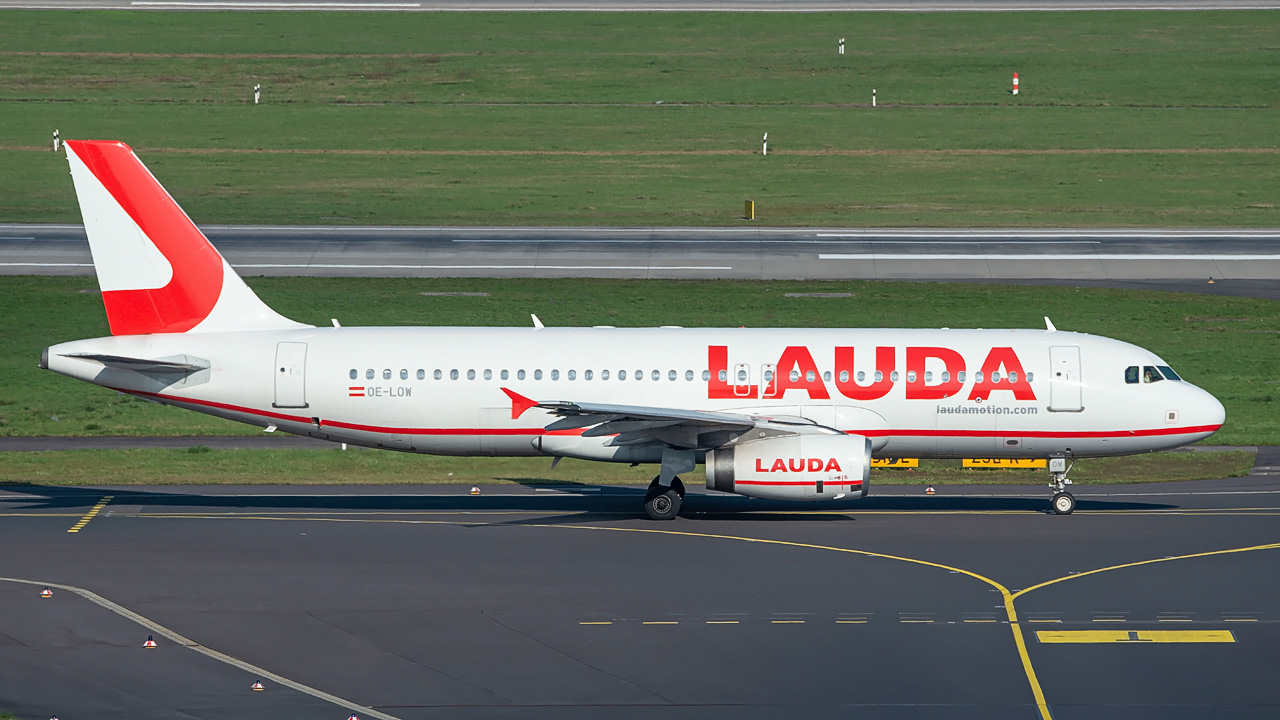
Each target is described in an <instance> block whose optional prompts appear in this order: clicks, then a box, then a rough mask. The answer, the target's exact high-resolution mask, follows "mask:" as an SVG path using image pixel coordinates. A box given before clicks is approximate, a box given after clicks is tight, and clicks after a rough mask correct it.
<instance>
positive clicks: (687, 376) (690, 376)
mask: <svg viewBox="0 0 1280 720" xmlns="http://www.w3.org/2000/svg"><path fill="white" fill-rule="evenodd" d="M684 379H685V380H692V379H693V371H692V370H685V371H684Z"/></svg>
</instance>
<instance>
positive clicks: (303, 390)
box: [271, 342, 307, 408]
mask: <svg viewBox="0 0 1280 720" xmlns="http://www.w3.org/2000/svg"><path fill="white" fill-rule="evenodd" d="M275 369H276V371H275V374H276V401H275V402H274V403H272V404H271V406H272V407H278V408H304V407H306V406H307V387H306V383H307V377H306V372H307V344H306V343H299V342H282V343H277V344H276V365H275Z"/></svg>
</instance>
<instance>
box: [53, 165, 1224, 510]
mask: <svg viewBox="0 0 1280 720" xmlns="http://www.w3.org/2000/svg"><path fill="white" fill-rule="evenodd" d="M65 148H66V153H67V159H68V162H69V164H70V168H71V177H72V180H73V183H74V186H75V191H76V196H77V199H78V201H79V205H80V210H81V213H82V215H83V218H84V226H85V231H86V233H87V235H88V239H89V246H90V250H91V252H92V255H93V262H94V267H95V270H96V272H97V277H98V283H99V285H100V287H101V289H102V300H103V303H104V305H105V307H106V313H107V320H108V322H109V325H110V329H111V336H110V337H101V338H94V339H88V340H76V341H73V342H65V343H61V344H57V345H53V346H51V347H48V348H46V349H45V350H44V352H43V353H42V355H41V358H40V366H41V367H42V368H45V369H48V370H52V371H54V372H56V373H60V374H62V375H66V376H68V377H72V378H76V379H79V380H83V381H86V382H90V383H94V384H96V385H101V386H103V387H106V388H110V389H112V390H116V391H119V392H123V393H128V394H130V395H133V396H136V397H140V398H145V399H147V400H152V401H156V402H160V403H164V404H167V405H172V406H175V407H179V408H185V409H188V410H194V411H196V412H201V413H206V414H209V415H214V416H217V417H222V418H227V419H230V420H235V421H238V422H242V423H248V424H251V425H257V426H261V427H263V428H264V429H266V430H268V431H275V430H280V431H284V432H288V433H293V434H295V435H305V436H311V437H315V438H321V439H324V440H329V441H332V442H335V443H347V444H351V445H358V446H366V447H371V448H385V449H388V450H398V451H404V452H414V453H427V454H436V455H464V456H549V457H551V458H553V464H554V462H558V461H559V459H560V458H565V457H569V458H581V459H586V460H599V461H605V462H621V463H629V464H632V465H635V464H640V463H652V464H656V465H658V466H659V472H658V474H657V476H656V477H654V479H653V481H652V483H651V484H650V486H649V489H648V490H647V492H646V494H645V500H644V510H645V512H646V513H647V514H648V516H649V517H651V518H653V519H655V520H666V519H671V518H674V517H676V516H677V514H678V513H679V511H680V508H681V502H682V500H683V498H684V495H685V488H684V484H683V482H682V481H681V479H680V477H679V476H680V474H682V473H689V472H692V471H694V470H695V469H696V467H697V466H698V465H699V464H702V465H704V466H705V475H706V487H707V488H708V489H710V490H714V491H721V492H727V493H736V494H740V495H745V496H749V497H760V498H772V499H786V500H808V501H817V500H840V499H847V498H861V497H865V496H866V495H867V493H868V490H869V487H870V466H871V459H872V458H873V457H888V458H894V457H921V458H959V457H978V458H1039V459H1046V460H1047V461H1048V462H1047V466H1048V471H1049V481H1050V482H1049V484H1050V488H1051V490H1052V497H1051V502H1050V509H1051V511H1052V513H1054V514H1060V515H1067V514H1070V513H1071V512H1072V511H1073V510H1074V509H1075V505H1076V502H1075V498H1074V497H1073V496H1072V494H1071V493H1070V492H1069V489H1068V488H1069V486H1070V485H1071V480H1070V479H1069V478H1068V473H1069V472H1070V469H1071V465H1072V464H1074V461H1075V459H1076V458H1082V457H1103V456H1116V455H1129V454H1136V453H1146V452H1153V451H1157V450H1164V449H1169V448H1174V447H1178V446H1181V445H1185V444H1188V443H1193V442H1196V441H1199V440H1202V439H1204V438H1207V437H1209V436H1210V435H1212V434H1213V433H1214V432H1215V431H1217V430H1218V429H1219V428H1220V427H1221V426H1222V423H1223V422H1224V420H1225V417H1226V413H1225V410H1224V409H1223V406H1222V404H1221V403H1220V402H1218V400H1217V399H1216V398H1214V397H1213V396H1212V395H1210V394H1209V393H1208V392H1206V391H1204V390H1202V389H1200V388H1199V387H1196V386H1195V385H1192V384H1191V383H1189V382H1186V381H1184V380H1183V379H1182V378H1181V377H1179V376H1178V375H1177V373H1175V372H1174V371H1173V369H1172V368H1171V367H1170V366H1169V364H1168V363H1166V362H1165V361H1163V360H1161V359H1160V358H1159V357H1157V356H1156V355H1155V354H1153V353H1151V352H1150V351H1148V350H1144V349H1143V348H1140V347H1137V346H1135V345H1131V344H1129V343H1126V342H1121V341H1118V340H1114V339H1110V338H1105V337H1100V336H1096V335H1088V334H1083V333H1075V332H1066V331H1059V330H1057V329H1056V328H1055V327H1054V326H1053V324H1052V323H1051V322H1049V320H1048V318H1045V323H1046V327H1045V329H1043V330H1041V329H1007V330H977V329H972V330H964V329H955V330H953V329H946V328H942V329H780V328H775V329H758V328H678V327H657V328H614V327H591V328H582V327H563V328H562V327H545V326H544V325H543V324H542V323H541V322H540V321H538V319H537V317H536V316H533V318H532V320H533V326H532V327H522V328H500V327H342V326H340V325H339V323H338V322H337V321H336V320H335V321H334V322H333V327H316V326H312V325H307V324H304V323H300V322H295V321H293V320H290V319H288V318H285V317H283V316H281V315H280V314H278V313H276V312H275V311H274V310H272V309H271V308H270V307H268V306H267V305H266V304H265V303H263V302H262V301H261V300H260V299H259V298H258V296H257V295H255V294H254V292H253V291H252V290H251V289H250V288H249V287H248V285H246V284H245V283H244V281H243V280H241V278H240V277H239V276H238V275H237V274H236V272H235V271H234V270H233V269H232V268H231V266H230V265H229V264H228V263H227V261H226V260H225V259H224V258H223V257H222V255H221V254H219V252H218V251H217V249H215V248H214V247H213V245H212V244H210V243H209V241H208V240H207V239H206V238H205V236H204V235H203V234H202V233H201V232H200V230H199V229H198V228H197V227H196V225H195V224H194V223H193V222H192V221H191V220H190V218H188V217H187V215H186V213H184V212H183V210H182V209H181V208H180V207H179V206H178V204H177V203H176V202H175V201H174V200H173V198H172V197H171V196H170V195H169V194H168V192H166V191H165V189H164V188H163V187H162V186H161V185H160V183H159V182H158V181H157V180H156V179H155V177H154V176H153V175H152V174H151V173H150V171H149V170H147V168H146V167H145V166H144V165H143V164H142V162H141V160H139V159H138V157H137V156H136V155H135V154H134V152H133V150H132V149H131V148H129V146H127V145H125V144H124V143H122V142H115V141H81V140H69V141H67V142H66V143H65Z"/></svg>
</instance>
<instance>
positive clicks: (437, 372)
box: [431, 368, 443, 380]
mask: <svg viewBox="0 0 1280 720" xmlns="http://www.w3.org/2000/svg"><path fill="white" fill-rule="evenodd" d="M442 374H443V373H441V372H440V369H439V368H436V371H435V372H433V373H431V376H432V377H434V378H435V379H437V380H439V379H440V376H441V375H442Z"/></svg>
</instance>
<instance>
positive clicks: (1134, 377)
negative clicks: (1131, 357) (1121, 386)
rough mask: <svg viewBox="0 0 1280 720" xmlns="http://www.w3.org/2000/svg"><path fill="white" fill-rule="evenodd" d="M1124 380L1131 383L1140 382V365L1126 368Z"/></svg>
mask: <svg viewBox="0 0 1280 720" xmlns="http://www.w3.org/2000/svg"><path fill="white" fill-rule="evenodd" d="M1124 381H1125V382H1127V383H1129V384H1130V385H1137V384H1138V366H1137V365H1130V366H1129V367H1127V368H1125V369H1124Z"/></svg>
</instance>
